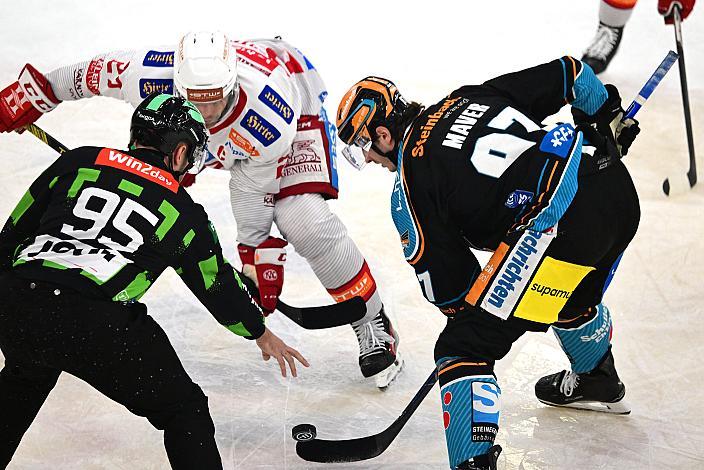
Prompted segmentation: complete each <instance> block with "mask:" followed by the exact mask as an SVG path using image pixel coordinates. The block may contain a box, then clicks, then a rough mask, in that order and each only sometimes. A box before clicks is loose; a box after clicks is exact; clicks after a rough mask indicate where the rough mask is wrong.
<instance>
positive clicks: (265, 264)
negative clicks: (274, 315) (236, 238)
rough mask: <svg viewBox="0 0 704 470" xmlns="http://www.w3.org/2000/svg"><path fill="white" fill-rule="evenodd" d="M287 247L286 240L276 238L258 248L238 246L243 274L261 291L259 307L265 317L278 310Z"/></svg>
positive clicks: (267, 240)
mask: <svg viewBox="0 0 704 470" xmlns="http://www.w3.org/2000/svg"><path fill="white" fill-rule="evenodd" d="M286 245H288V242H287V241H286V240H282V239H281V238H276V237H269V238H267V239H266V240H264V241H263V242H262V243H260V244H259V246H257V247H256V248H254V247H251V246H249V245H243V244H241V243H240V244H239V245H237V251H238V252H239V254H240V259H241V260H242V272H243V273H244V274H245V275H246V276H248V277H250V278H252V279H253V280H254V281H255V283H256V285H257V289H258V290H259V305H260V306H261V307H262V310H263V311H264V314H265V315H268V314H270V313H271V312H273V311H274V310H275V309H276V303H277V302H278V300H279V295H281V290H282V289H283V286H284V263H285V262H286V249H285V247H286Z"/></svg>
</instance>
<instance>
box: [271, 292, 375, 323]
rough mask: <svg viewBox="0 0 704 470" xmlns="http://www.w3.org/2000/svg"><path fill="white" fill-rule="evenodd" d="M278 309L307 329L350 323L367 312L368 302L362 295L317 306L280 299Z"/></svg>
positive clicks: (359, 318)
mask: <svg viewBox="0 0 704 470" xmlns="http://www.w3.org/2000/svg"><path fill="white" fill-rule="evenodd" d="M276 309H277V310H278V311H280V312H281V313H283V314H284V315H286V316H287V317H288V318H290V319H291V320H293V321H294V322H295V323H297V324H298V325H300V326H302V327H303V328H305V329H307V330H322V329H325V328H334V327H336V326H343V325H349V324H350V323H354V322H356V321H358V320H361V319H362V318H364V315H366V314H367V304H366V303H365V302H364V299H362V298H361V297H352V298H351V299H347V300H345V301H343V302H340V303H337V304H331V305H320V306H317V307H293V306H291V305H288V304H287V303H285V302H284V301H283V300H281V299H279V302H278V303H277V304H276Z"/></svg>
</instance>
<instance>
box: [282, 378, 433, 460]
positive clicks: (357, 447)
mask: <svg viewBox="0 0 704 470" xmlns="http://www.w3.org/2000/svg"><path fill="white" fill-rule="evenodd" d="M437 380H438V374H437V371H436V370H435V369H433V372H432V373H431V374H430V376H429V377H428V378H427V379H426V381H425V383H423V385H422V386H421V387H420V390H418V392H416V394H415V396H414V397H413V398H412V399H411V402H410V403H409V404H408V405H407V406H406V408H405V409H404V410H403V412H402V413H401V416H399V417H398V418H396V421H394V422H393V423H391V425H390V426H389V427H387V428H386V429H384V430H383V431H381V432H380V433H377V434H374V435H371V436H366V437H359V438H357V439H343V440H339V441H333V440H325V439H317V438H314V439H311V440H307V441H300V442H298V443H297V444H296V453H297V454H298V456H299V457H301V458H302V459H304V460H307V461H309V462H320V463H331V462H357V461H360V460H367V459H371V458H374V457H376V456H378V455H380V454H381V453H382V452H384V451H385V450H386V449H387V448H388V447H389V445H391V443H392V442H393V440H394V439H395V438H396V436H397V435H398V433H399V432H401V429H402V428H403V426H404V425H405V424H406V422H407V421H408V420H409V418H410V417H411V416H412V415H413V413H414V412H415V411H416V409H417V408H418V406H420V404H421V403H422V402H423V399H424V398H425V396H426V395H427V394H428V392H430V390H431V389H432V388H433V386H435V382H437ZM299 426H301V425H299ZM303 426H310V428H312V429H310V428H309V429H310V432H312V434H310V435H312V436H315V434H316V431H315V427H313V426H312V425H303Z"/></svg>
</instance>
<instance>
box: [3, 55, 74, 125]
mask: <svg viewBox="0 0 704 470" xmlns="http://www.w3.org/2000/svg"><path fill="white" fill-rule="evenodd" d="M60 102H61V101H60V100H59V99H57V98H56V95H54V90H52V89H51V84H50V83H49V82H48V81H47V79H46V77H45V76H44V75H42V74H41V73H40V72H39V71H38V70H37V69H35V68H34V67H33V66H32V65H31V64H27V65H25V66H24V68H23V69H22V71H21V72H20V76H19V78H18V79H17V81H16V82H15V83H13V84H12V85H10V86H8V87H6V88H5V89H4V90H2V91H0V132H10V131H14V130H17V129H19V128H21V127H24V126H26V125H27V124H31V123H33V122H34V121H36V120H37V119H39V117H40V116H41V115H42V114H43V113H48V112H49V111H51V110H52V109H54V108H55V107H56V106H58V104H59V103H60Z"/></svg>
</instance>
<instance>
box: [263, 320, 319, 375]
mask: <svg viewBox="0 0 704 470" xmlns="http://www.w3.org/2000/svg"><path fill="white" fill-rule="evenodd" d="M256 342H257V346H259V349H261V350H262V359H264V360H265V361H268V360H269V359H271V358H272V357H273V358H274V359H276V361H277V362H278V363H279V367H280V368H281V375H283V376H284V377H286V362H287V363H288V367H289V368H290V369H291V375H293V376H294V377H298V374H297V373H296V360H298V362H300V363H301V364H303V365H304V366H306V367H310V364H308V361H307V360H306V358H305V357H303V356H302V355H301V353H299V352H298V351H296V350H295V349H293V348H292V347H290V346H289V345H287V344H286V343H284V342H283V340H282V339H281V338H279V337H278V336H276V335H275V334H274V333H272V332H271V330H270V329H269V328H266V329H264V334H263V335H261V336H260V337H259V338H257V339H256ZM284 361H286V362H284Z"/></svg>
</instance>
